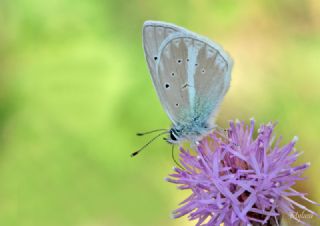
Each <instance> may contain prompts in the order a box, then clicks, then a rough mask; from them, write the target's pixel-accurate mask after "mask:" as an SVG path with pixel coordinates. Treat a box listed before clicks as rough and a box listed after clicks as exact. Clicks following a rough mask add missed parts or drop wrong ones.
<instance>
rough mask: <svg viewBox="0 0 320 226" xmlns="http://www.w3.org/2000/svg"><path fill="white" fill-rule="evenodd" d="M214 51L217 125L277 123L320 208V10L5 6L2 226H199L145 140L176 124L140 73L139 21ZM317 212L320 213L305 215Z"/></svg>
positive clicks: (140, 3)
mask: <svg viewBox="0 0 320 226" xmlns="http://www.w3.org/2000/svg"><path fill="white" fill-rule="evenodd" d="M149 19H152V20H163V21H167V22H172V23H176V24H178V25H181V26H184V27H186V28H188V29H191V30H193V31H195V32H197V33H200V34H203V35H205V36H208V37H210V38H211V39H213V40H215V41H217V42H218V43H220V44H221V45H222V46H223V47H224V48H225V49H226V50H227V51H229V53H230V54H231V56H232V57H233V59H234V61H235V65H234V70H233V79H232V83H231V89H230V91H229V92H228V94H227V96H226V98H225V100H224V102H223V104H222V107H221V109H220V115H219V116H218V119H217V122H218V124H219V125H220V126H227V124H228V120H230V119H235V118H239V119H242V120H248V119H249V118H250V117H255V119H256V121H257V122H258V123H263V122H268V121H270V120H272V121H278V122H279V124H278V126H277V128H276V132H277V134H278V135H280V134H282V135H283V137H284V141H286V142H288V141H289V140H291V139H292V137H293V136H294V135H298V136H299V138H300V139H299V142H298V144H297V147H298V149H299V150H303V151H304V152H305V154H304V155H302V156H301V158H300V163H302V162H308V161H310V162H311V168H310V169H308V170H307V172H306V174H305V176H306V177H308V179H307V180H306V181H304V182H301V183H299V184H298V185H297V186H296V188H297V189H299V190H301V191H304V192H308V193H310V196H309V197H310V198H312V199H314V200H317V201H320V189H319V186H320V180H319V173H320V170H319V169H320V167H319V164H320V155H319V131H320V120H319V115H320V92H319V88H320V74H319V72H320V4H319V1H317V0H284V1H278V0H264V1H255V0H250V1H249V0H244V1H236V0H234V1H229V0H227V1H226V0H215V1H213V0H211V1H210V0H198V1H196V0H193V1H190V0H188V1H182V0H180V1H169V0H162V1H160V0H159V1H146V0H133V1H125V0H118V1H116V0H113V1H102V0H92V1H85V0H78V1H72V0H69V1H67V0H52V1H40V0H13V1H10V0H1V1H0V225H1V226H2V225H3V226H109V225H115V226H118V225H119V226H150V225H152V226H163V225H173V226H182V225H194V224H193V223H188V222H187V220H186V218H182V219H178V220H172V219H170V212H171V210H173V209H175V208H176V207H177V204H178V202H179V201H181V200H182V199H183V198H184V197H185V196H186V193H182V192H180V191H177V190H176V188H175V186H174V185H172V184H169V183H167V182H165V181H164V180H163V178H164V177H165V176H166V175H167V174H168V173H170V172H171V167H172V166H173V165H174V164H173V161H172V159H171V150H170V147H169V146H168V145H167V144H165V142H163V141H162V140H159V141H157V142H154V144H152V145H151V146H150V147H149V148H148V149H147V150H146V151H145V152H144V153H142V154H141V155H140V156H138V157H137V158H134V159H132V158H130V157H129V155H130V153H131V152H133V151H134V150H136V149H137V148H138V147H140V146H141V145H143V144H144V143H145V142H146V140H147V138H144V137H142V138H141V137H136V136H135V133H136V132H137V131H141V130H142V131H144V130H151V129H155V128H167V127H169V126H170V122H169V120H168V118H167V116H166V115H165V113H164V111H163V110H162V107H161V105H160V102H159V100H158V98H157V96H156V93H155V91H154V89H153V85H152V83H151V79H150V76H149V73H148V70H147V66H146V63H145V60H144V55H143V49H142V44H141V41H142V40H141V28H142V24H143V22H144V21H145V20H149ZM311 208H312V209H313V210H316V211H318V212H320V209H319V208H318V209H317V208H315V207H311Z"/></svg>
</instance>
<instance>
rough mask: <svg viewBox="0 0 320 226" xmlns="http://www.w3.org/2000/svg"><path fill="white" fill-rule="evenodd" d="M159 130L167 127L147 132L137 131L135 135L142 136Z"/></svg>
mask: <svg viewBox="0 0 320 226" xmlns="http://www.w3.org/2000/svg"><path fill="white" fill-rule="evenodd" d="M159 131H167V129H155V130H151V131H147V132H142V133H137V136H144V135H147V134H150V133H154V132H159Z"/></svg>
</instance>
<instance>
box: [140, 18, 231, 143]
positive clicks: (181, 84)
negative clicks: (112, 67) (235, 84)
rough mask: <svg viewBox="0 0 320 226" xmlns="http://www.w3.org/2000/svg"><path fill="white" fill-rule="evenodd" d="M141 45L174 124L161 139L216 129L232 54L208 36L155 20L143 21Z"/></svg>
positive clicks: (178, 139)
mask: <svg viewBox="0 0 320 226" xmlns="http://www.w3.org/2000/svg"><path fill="white" fill-rule="evenodd" d="M143 47H144V51H145V57H146V61H147V63H148V67H149V71H150V73H151V77H152V81H153V84H154V86H155V89H156V91H157V94H158V96H159V99H160V101H161V103H162V105H163V108H164V109H165V111H166V113H167V115H168V117H169V118H170V120H171V121H172V124H173V125H172V128H171V129H170V130H169V137H168V138H167V139H166V140H167V141H168V142H169V143H179V142H181V141H184V140H189V141H197V140H199V139H200V138H201V137H202V136H203V135H206V134H207V133H209V132H210V131H211V130H212V129H214V128H215V122H214V116H215V114H216V111H217V109H218V107H219V105H220V103H221V101H222V99H223V97H224V95H225V94H226V92H227V90H228V88H229V86H230V80H231V69H232V64H233V63H232V60H231V58H230V57H229V56H228V54H227V53H226V52H225V51H224V50H223V49H222V48H221V47H220V46H219V45H218V44H216V43H214V42H212V41H210V40H209V39H207V38H205V37H203V36H200V35H198V34H196V33H193V32H191V31H188V30H187V29H184V28H182V27H179V26H176V25H174V24H170V23H165V22H158V21H146V22H145V23H144V26H143Z"/></svg>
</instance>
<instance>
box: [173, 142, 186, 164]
mask: <svg viewBox="0 0 320 226" xmlns="http://www.w3.org/2000/svg"><path fill="white" fill-rule="evenodd" d="M171 156H172V159H173V161H174V162H175V163H176V165H177V166H179V167H180V168H181V169H185V168H184V167H183V166H181V164H180V163H179V162H178V161H177V160H176V159H175V157H174V145H172V148H171Z"/></svg>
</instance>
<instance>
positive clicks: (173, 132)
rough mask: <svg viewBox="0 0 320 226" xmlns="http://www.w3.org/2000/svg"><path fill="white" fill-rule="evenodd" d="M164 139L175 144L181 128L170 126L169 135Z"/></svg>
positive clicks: (178, 138) (179, 138) (178, 140)
mask: <svg viewBox="0 0 320 226" xmlns="http://www.w3.org/2000/svg"><path fill="white" fill-rule="evenodd" d="M165 140H166V141H167V142H168V143H170V144H177V143H179V142H180V140H181V130H179V129H176V128H171V129H170V130H169V136H168V137H167V138H165Z"/></svg>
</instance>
